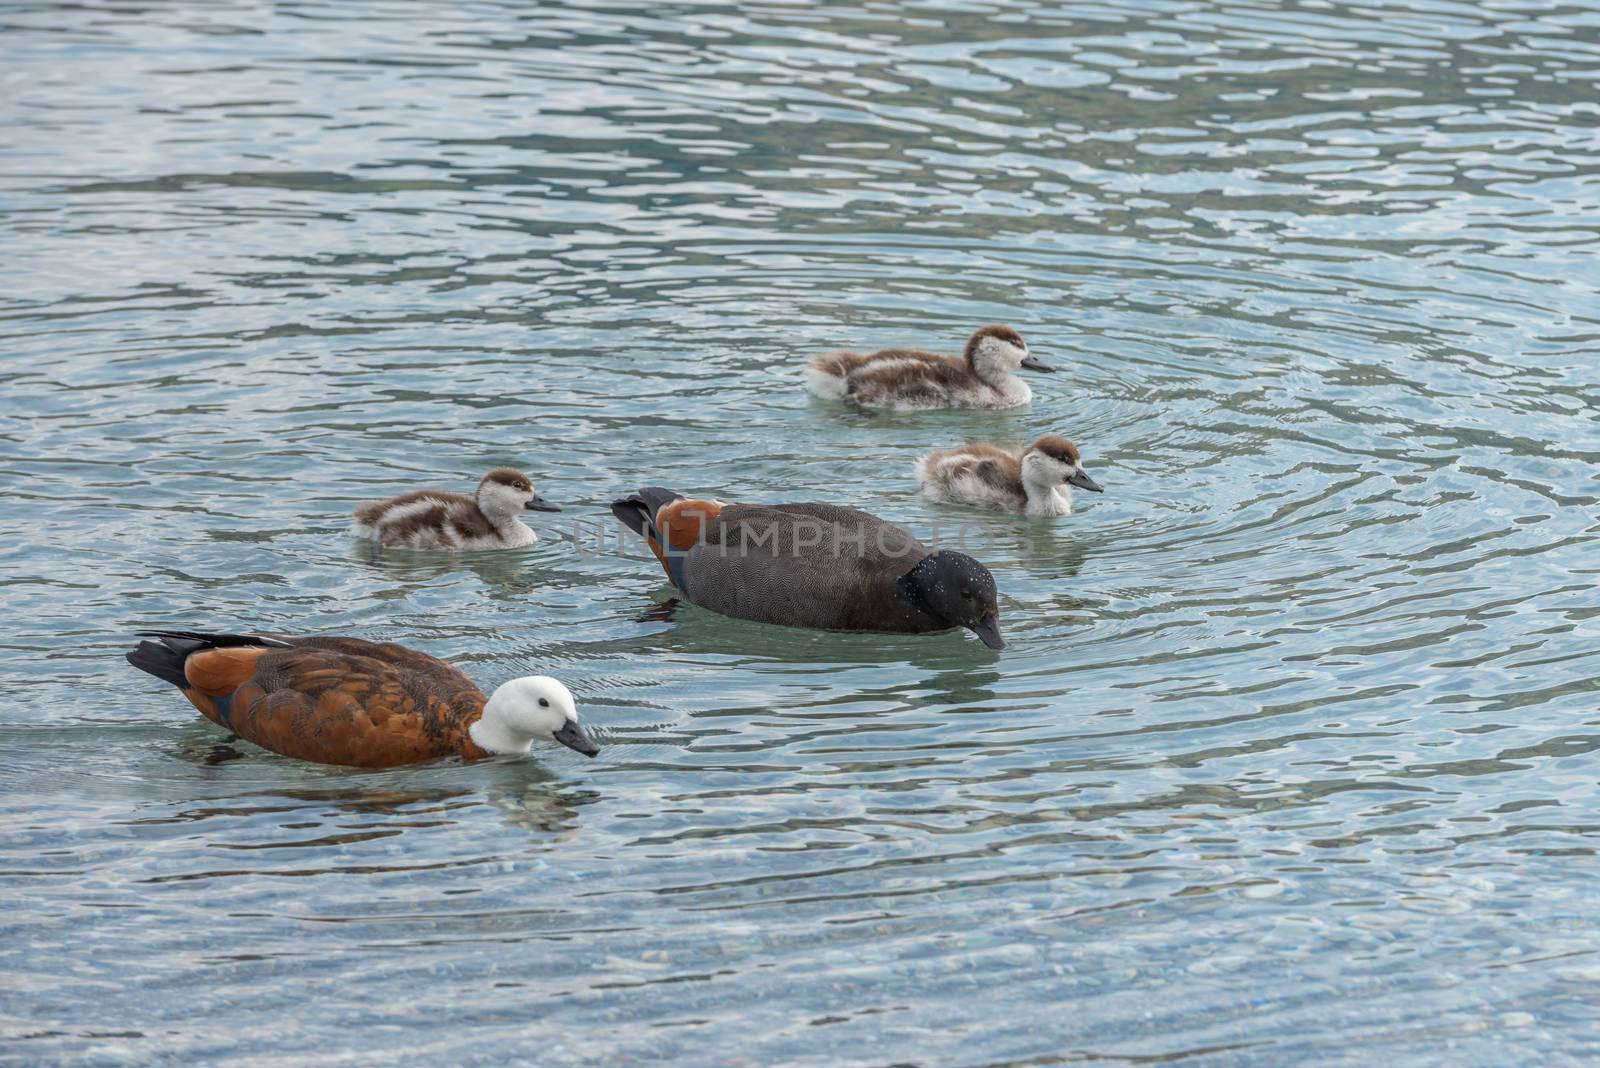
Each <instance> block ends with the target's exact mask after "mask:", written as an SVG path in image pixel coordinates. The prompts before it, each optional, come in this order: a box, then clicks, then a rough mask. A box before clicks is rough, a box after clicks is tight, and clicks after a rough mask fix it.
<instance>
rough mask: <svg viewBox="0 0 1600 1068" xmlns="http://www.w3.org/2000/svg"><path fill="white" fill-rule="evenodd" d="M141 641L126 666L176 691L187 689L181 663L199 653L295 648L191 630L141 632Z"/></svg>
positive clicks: (275, 641) (259, 638) (257, 638)
mask: <svg viewBox="0 0 1600 1068" xmlns="http://www.w3.org/2000/svg"><path fill="white" fill-rule="evenodd" d="M137 636H138V637H140V638H155V639H157V640H156V641H153V642H149V641H142V642H140V643H139V644H138V645H137V646H136V647H134V649H133V650H132V651H131V652H129V653H128V654H127V660H128V663H130V664H132V665H133V666H134V667H136V668H138V669H139V670H140V671H143V672H144V673H145V674H147V675H154V676H155V677H156V678H158V679H160V680H161V681H162V682H170V683H171V684H172V685H174V686H176V687H178V688H179V689H182V690H186V689H188V688H189V678H188V676H187V675H185V674H184V671H183V662H184V661H185V660H187V659H189V657H190V655H191V654H193V653H198V652H200V651H201V650H202V649H226V648H229V647H232V646H240V645H265V646H269V647H272V648H278V649H292V648H294V646H293V645H291V644H290V643H289V642H286V641H282V640H280V639H278V638H268V637H266V636H265V635H261V634H204V633H201V632H199V631H193V630H142V631H139V632H138V635H137Z"/></svg>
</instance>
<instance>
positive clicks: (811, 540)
mask: <svg viewBox="0 0 1600 1068" xmlns="http://www.w3.org/2000/svg"><path fill="white" fill-rule="evenodd" d="M611 511H612V514H614V515H615V516H616V517H617V518H618V519H620V520H621V521H622V523H623V524H624V525H625V526H627V527H628V529H630V530H632V531H633V532H634V533H635V534H638V535H640V536H641V537H643V538H644V539H645V541H646V542H647V543H648V544H649V546H650V548H651V551H652V552H654V553H655V555H656V559H657V560H658V561H659V562H660V564H661V567H662V570H663V571H665V572H666V575H667V579H668V580H669V581H670V582H671V583H672V585H673V586H674V587H675V588H676V589H677V591H678V595H679V596H680V597H681V598H682V599H683V600H685V601H688V602H689V603H690V604H695V605H699V606H700V607H701V608H707V609H710V610H711V611H713V612H718V613H720V614H722V615H725V616H731V617H733V618H735V619H748V620H753V621H755V622H760V623H776V624H780V625H783V626H790V627H809V628H812V629H816V630H837V631H878V632H882V633H893V634H924V633H929V632H933V631H942V630H950V629H951V628H954V627H963V628H965V629H967V630H970V631H972V633H974V634H976V635H977V636H978V638H979V639H981V640H982V641H983V643H984V644H985V645H987V646H988V647H989V648H991V649H1004V648H1005V639H1004V638H1002V637H1001V634H1000V606H999V601H998V597H997V594H996V591H995V584H994V576H993V575H991V574H990V573H989V569H988V568H986V567H984V566H983V564H981V563H979V562H978V561H977V560H974V559H973V558H972V557H970V556H968V555H966V554H965V553H960V552H956V551H954V550H950V549H945V550H941V551H939V552H930V551H929V550H928V549H927V548H926V547H925V546H924V545H923V544H922V543H921V542H919V541H917V539H916V538H914V537H913V536H912V535H911V533H910V532H909V531H907V530H906V529H905V528H904V527H900V526H897V525H895V524H893V523H890V522H887V521H886V520H883V519H880V518H878V517H877V516H875V515H872V514H870V513H868V512H863V511H860V510H858V509H855V508H845V507H841V506H839V505H833V504H821V503H814V502H806V503H795V504H725V503H723V502H721V501H714V500H703V499H691V498H686V497H684V496H683V495H682V494H680V493H677V492H674V491H673V490H669V489H663V488H661V487H659V486H646V487H644V488H643V489H640V490H639V491H637V492H636V493H632V494H629V495H628V496H626V497H623V498H620V499H619V500H616V501H613V502H612V505H611Z"/></svg>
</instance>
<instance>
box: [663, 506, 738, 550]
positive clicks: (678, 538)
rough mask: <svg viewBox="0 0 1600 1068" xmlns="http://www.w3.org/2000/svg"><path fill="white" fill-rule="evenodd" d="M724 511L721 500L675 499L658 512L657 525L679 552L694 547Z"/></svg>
mask: <svg viewBox="0 0 1600 1068" xmlns="http://www.w3.org/2000/svg"><path fill="white" fill-rule="evenodd" d="M721 512H722V502H721V501H693V500H683V501H673V502H672V503H671V504H669V505H666V506H665V507H663V508H662V509H661V511H659V512H657V513H656V527H657V528H658V529H659V530H660V531H661V533H662V536H664V537H665V538H666V539H667V544H668V545H671V546H672V547H673V548H674V549H677V550H678V551H679V552H684V551H686V550H689V549H692V548H694V547H695V546H696V545H698V544H699V543H700V540H701V538H703V537H704V536H705V532H706V527H708V526H710V524H711V522H712V520H714V519H716V518H717V516H718V515H720V514H721Z"/></svg>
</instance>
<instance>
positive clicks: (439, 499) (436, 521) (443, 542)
mask: <svg viewBox="0 0 1600 1068" xmlns="http://www.w3.org/2000/svg"><path fill="white" fill-rule="evenodd" d="M530 510H531V511H535V512H559V511H561V509H560V508H558V507H557V506H556V505H554V504H551V503H550V502H549V501H547V500H545V499H544V498H543V497H541V496H539V494H538V492H537V491H535V490H534V488H533V481H532V480H531V479H530V478H528V476H527V475H525V474H523V473H522V472H521V471H518V470H517V469H516V468H513V467H497V468H495V469H494V470H493V471H490V472H489V473H488V474H487V475H484V476H483V479H482V480H481V481H480V482H479V483H478V491H477V493H476V494H475V495H474V496H471V497H468V496H467V495H466V494H464V493H450V492H448V491H445V490H413V491H412V492H410V493H402V494H401V495H400V496H398V497H390V498H389V499H388V500H386V501H367V502H366V503H365V504H362V505H360V506H359V507H357V508H356V510H355V512H354V515H355V517H356V524H355V529H354V531H353V533H354V534H355V536H356V537H358V538H371V539H372V540H373V541H376V542H377V543H378V544H380V545H386V546H389V547H390V548H393V549H520V548H522V547H523V546H525V545H532V544H533V543H534V542H536V541H538V540H539V536H538V535H537V534H535V533H534V532H533V531H532V530H531V529H530V528H529V527H528V526H527V525H526V524H525V523H523V522H522V520H521V519H520V518H519V517H520V516H521V515H522V513H523V512H525V511H530Z"/></svg>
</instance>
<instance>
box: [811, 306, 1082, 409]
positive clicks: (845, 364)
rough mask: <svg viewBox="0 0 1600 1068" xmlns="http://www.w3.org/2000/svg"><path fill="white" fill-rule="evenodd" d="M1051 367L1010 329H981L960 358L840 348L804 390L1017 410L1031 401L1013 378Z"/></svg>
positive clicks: (836, 396) (819, 364) (902, 404)
mask: <svg viewBox="0 0 1600 1068" xmlns="http://www.w3.org/2000/svg"><path fill="white" fill-rule="evenodd" d="M1019 367H1026V368H1027V369H1028V370H1030V371H1054V370H1055V368H1054V367H1051V366H1050V365H1049V364H1047V363H1044V362H1043V361H1041V360H1039V359H1037V358H1036V357H1034V356H1032V355H1031V354H1030V353H1029V352H1028V343H1027V342H1026V341H1023V340H1022V335H1021V334H1019V333H1017V332H1016V331H1015V330H1013V329H1012V328H1011V327H1009V326H1000V325H990V326H981V327H979V328H978V329H977V330H975V331H974V332H973V334H972V337H970V338H968V339H967V348H966V352H965V353H964V355H963V356H962V357H961V358H960V359H956V358H954V357H950V356H940V355H938V354H936V353H932V352H924V351H922V350H921V349H881V350H879V351H877V352H874V353H872V354H870V355H863V354H861V353H859V352H852V351H851V350H849V349H841V350H839V351H838V352H830V353H828V354H827V355H825V356H818V357H817V358H816V359H814V360H812V361H811V363H810V365H809V366H807V368H806V388H807V389H808V390H810V391H811V392H812V393H813V394H814V395H816V396H818V397H821V398H822V399H824V400H844V399H846V398H848V399H850V400H853V401H855V402H856V403H857V404H862V405H866V406H868V407H873V408H898V409H901V410H903V411H916V410H922V409H928V408H1015V407H1017V406H1018V405H1022V404H1027V403H1028V402H1029V401H1031V400H1032V399H1033V391H1032V390H1031V389H1029V388H1028V383H1026V382H1024V381H1023V380H1022V379H1020V378H1018V377H1017V376H1016V373H1015V372H1016V370H1017V369H1018V368H1019Z"/></svg>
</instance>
